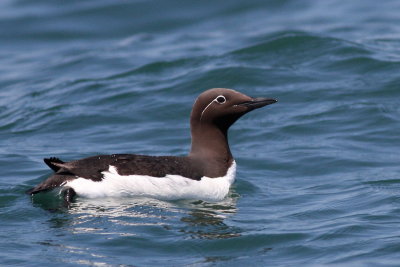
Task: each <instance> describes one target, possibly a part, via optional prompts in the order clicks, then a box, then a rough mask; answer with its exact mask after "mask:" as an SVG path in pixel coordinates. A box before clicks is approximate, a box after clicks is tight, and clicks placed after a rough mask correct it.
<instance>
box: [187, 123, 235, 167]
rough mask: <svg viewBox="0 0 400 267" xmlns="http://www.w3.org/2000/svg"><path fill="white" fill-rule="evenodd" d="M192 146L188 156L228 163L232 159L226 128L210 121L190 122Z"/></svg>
mask: <svg viewBox="0 0 400 267" xmlns="http://www.w3.org/2000/svg"><path fill="white" fill-rule="evenodd" d="M191 134H192V147H191V150H190V153H189V156H190V157H196V158H202V159H207V160H208V161H209V160H215V161H219V162H225V163H230V162H232V161H233V157H232V154H231V151H230V149H229V144H228V135H227V134H228V131H227V129H226V130H225V129H220V128H218V127H217V126H215V125H213V124H211V123H201V122H198V123H192V125H191Z"/></svg>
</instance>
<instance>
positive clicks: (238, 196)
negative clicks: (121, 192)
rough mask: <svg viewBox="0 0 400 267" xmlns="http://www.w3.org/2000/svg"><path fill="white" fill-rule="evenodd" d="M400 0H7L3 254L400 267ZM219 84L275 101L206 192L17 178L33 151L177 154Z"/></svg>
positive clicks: (1, 45)
mask: <svg viewBox="0 0 400 267" xmlns="http://www.w3.org/2000/svg"><path fill="white" fill-rule="evenodd" d="M399 10H400V2H399V1H384V2H377V1H373V0H355V1H338V0H329V1H296V0H280V1H278V0H275V1H273V0H271V1H219V2H216V1H178V0H170V1H162V0H153V1H151V0H150V1H140V0H137V1H123V0H115V1H105V0H98V1H75V0H74V1H64V2H62V1H50V0H39V1H27V0H3V1H1V2H0V29H1V30H0V62H1V64H0V73H1V75H0V140H1V141H0V166H1V172H2V174H1V178H0V265H2V266H10V265H17V266H120V265H122V266H243V265H244V264H247V265H252V266H296V265H299V264H302V265H306V266H321V265H322V266H325V265H332V266H338V265H339V266H400V227H399V223H400V153H399V148H400V105H399V104H400V15H399ZM213 87H226V88H233V89H236V90H239V91H241V92H243V93H245V94H248V95H251V96H267V97H274V98H277V99H278V100H279V102H278V103H277V104H274V105H271V106H268V107H266V108H263V109H260V110H257V111H254V112H252V113H250V114H247V115H246V116H244V117H243V118H241V119H240V120H239V121H238V122H237V123H236V124H235V125H234V126H233V127H232V128H231V130H230V133H229V134H230V135H229V138H230V144H231V150H232V152H233V154H234V156H235V159H236V162H237V164H238V172H237V180H236V182H235V184H234V186H233V187H232V189H231V191H230V193H229V196H228V197H227V198H226V199H225V200H223V201H221V202H217V203H208V202H204V201H193V200H190V201H189V200H182V201H172V202H168V201H159V200H155V199H143V198H123V199H117V198H110V199H92V200H88V199H82V198H78V199H77V200H76V201H75V202H74V203H73V204H72V206H71V207H70V208H69V209H68V208H65V207H63V206H62V205H61V204H60V200H59V198H58V196H57V194H56V193H53V194H51V193H49V194H43V195H40V196H36V197H34V198H31V197H30V196H28V195H25V194H24V191H25V190H27V189H28V188H30V187H32V186H33V185H35V184H37V183H39V182H40V181H42V180H43V179H45V178H46V177H47V176H48V175H49V174H50V173H51V171H50V170H49V169H48V168H47V167H46V166H45V164H44V163H43V162H42V159H43V158H44V157H50V156H56V157H60V158H61V159H63V160H72V159H79V158H82V157H87V156H92V155H96V154H109V153H138V154H151V155H184V154H186V153H187V152H188V149H189V146H190V134H189V114H190V111H191V107H192V104H193V101H194V100H195V98H196V97H197V95H199V94H200V93H201V92H202V91H204V90H206V89H208V88H213Z"/></svg>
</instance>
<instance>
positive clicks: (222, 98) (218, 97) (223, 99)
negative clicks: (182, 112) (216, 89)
mask: <svg viewBox="0 0 400 267" xmlns="http://www.w3.org/2000/svg"><path fill="white" fill-rule="evenodd" d="M218 100H220V101H218ZM213 102H216V103H218V104H224V103H225V102H226V98H225V96H223V95H219V96H217V97H216V98H214V99H213V100H212V101H211V102H210V103H209V104H208V105H207V106H206V108H205V109H203V111H202V112H201V115H200V121H201V118H203V114H204V112H205V111H206V110H207V109H208V107H209V106H211V104H212V103H213Z"/></svg>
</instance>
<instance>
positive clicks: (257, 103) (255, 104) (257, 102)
mask: <svg viewBox="0 0 400 267" xmlns="http://www.w3.org/2000/svg"><path fill="white" fill-rule="evenodd" d="M276 102H278V100H276V99H273V98H265V97H256V98H253V99H252V100H250V101H246V102H243V103H240V104H238V106H242V107H247V108H248V109H249V110H253V109H256V108H261V107H264V106H266V105H271V104H274V103H276Z"/></svg>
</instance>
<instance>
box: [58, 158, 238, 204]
mask: <svg viewBox="0 0 400 267" xmlns="http://www.w3.org/2000/svg"><path fill="white" fill-rule="evenodd" d="M102 173H103V175H104V179H103V180H102V181H100V182H94V181H92V180H90V179H85V178H81V177H78V178H77V179H75V180H72V181H69V182H67V183H66V184H65V185H64V186H68V187H72V188H73V189H74V190H75V192H76V193H77V195H78V196H81V197H87V198H99V197H126V196H146V197H152V198H156V199H162V200H177V199H198V200H208V201H219V200H222V199H224V198H225V196H226V195H227V194H228V192H229V188H230V186H231V184H232V183H233V182H234V180H235V176H236V163H235V162H233V163H232V166H231V167H230V168H229V169H228V171H227V173H226V175H225V176H223V177H217V178H209V177H202V178H201V180H200V181H196V180H192V179H188V178H184V177H182V176H180V175H167V176H165V177H162V178H158V177H151V176H146V175H127V176H124V175H119V174H118V172H117V169H116V168H115V167H114V166H110V167H109V170H108V171H104V172H102Z"/></svg>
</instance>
